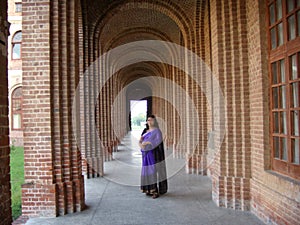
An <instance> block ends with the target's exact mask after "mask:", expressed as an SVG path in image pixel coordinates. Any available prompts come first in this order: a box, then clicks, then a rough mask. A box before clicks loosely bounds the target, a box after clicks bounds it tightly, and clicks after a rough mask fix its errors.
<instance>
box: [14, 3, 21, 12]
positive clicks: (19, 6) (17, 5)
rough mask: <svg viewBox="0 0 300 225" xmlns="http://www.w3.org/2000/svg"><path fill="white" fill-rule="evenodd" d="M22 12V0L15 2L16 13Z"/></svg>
mask: <svg viewBox="0 0 300 225" xmlns="http://www.w3.org/2000/svg"><path fill="white" fill-rule="evenodd" d="M18 9H20V10H18ZM21 12H22V2H15V13H21Z"/></svg>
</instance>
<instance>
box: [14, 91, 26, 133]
mask: <svg viewBox="0 0 300 225" xmlns="http://www.w3.org/2000/svg"><path fill="white" fill-rule="evenodd" d="M20 89H21V96H18V97H15V96H14V95H15V93H16V91H18V90H20ZM16 100H19V101H20V110H15V108H14V106H15V101H16ZM17 114H19V115H20V120H21V123H20V128H15V126H14V115H17ZM11 130H13V131H21V130H23V89H22V86H19V87H16V88H15V89H14V90H13V91H12V93H11Z"/></svg>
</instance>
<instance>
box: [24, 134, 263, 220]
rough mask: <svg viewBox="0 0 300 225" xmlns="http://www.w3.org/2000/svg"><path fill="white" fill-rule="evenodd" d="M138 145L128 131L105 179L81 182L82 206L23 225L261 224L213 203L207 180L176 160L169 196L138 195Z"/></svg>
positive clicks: (106, 164)
mask: <svg viewBox="0 0 300 225" xmlns="http://www.w3.org/2000/svg"><path fill="white" fill-rule="evenodd" d="M136 137H138V136H136ZM136 143H137V142H136V138H135V137H134V135H133V134H131V135H128V136H127V137H126V138H125V139H124V140H123V142H122V143H121V145H120V146H119V147H118V152H117V153H115V154H114V159H115V160H114V161H112V162H107V163H105V171H106V175H105V177H104V178H96V179H86V180H85V192H86V193H85V197H86V205H87V209H86V210H84V211H83V212H79V213H74V214H69V215H66V216H61V217H57V218H35V219H30V220H28V221H27V223H26V225H41V224H49V225H50V224H53V225H54V224H55V225H69V224H70V225H93V224H95V225H125V224H128V225H129V224H130V225H142V224H143V225H144V224H145V225H148V224H149V225H150V224H151V225H155V224H157V225H158V224H159V225H162V224H166V225H173V224H174V225H175V224H176V225H202V224H203V225H204V224H207V225H226V224H228V225H235V224H237V225H238V224H240V225H245V224H247V225H260V224H263V223H262V222H261V221H260V220H259V219H257V218H256V217H255V216H254V215H252V214H251V213H250V212H242V211H234V210H231V209H224V208H219V207H217V206H216V205H215V203H214V202H213V201H212V199H211V182H210V179H209V178H208V177H203V176H199V175H188V174H186V173H185V172H184V169H181V164H180V163H179V164H178V163H177V164H176V166H177V168H176V170H177V171H176V173H172V172H171V173H172V176H170V178H169V179H168V182H169V191H168V193H167V194H165V195H162V196H160V197H159V198H157V199H152V198H151V197H149V196H146V195H145V194H142V193H140V191H139V187H138V184H137V183H136V182H138V181H139V173H140V160H141V156H140V153H139V150H138V148H137V145H136ZM167 152H168V151H167ZM167 155H168V153H167ZM169 162H171V161H169ZM167 163H168V161H167ZM167 166H168V164H167ZM176 166H175V167H176ZM128 168H130V169H128ZM168 169H169V168H168ZM124 171H126V172H124ZM128 171H129V172H128ZM173 171H175V170H174V168H173ZM171 173H170V174H171ZM118 174H121V175H120V176H118ZM168 174H169V170H168Z"/></svg>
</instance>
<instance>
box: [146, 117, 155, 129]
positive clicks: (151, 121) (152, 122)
mask: <svg viewBox="0 0 300 225" xmlns="http://www.w3.org/2000/svg"><path fill="white" fill-rule="evenodd" d="M154 120H155V119H153V118H152V117H148V119H147V123H148V125H149V127H153V126H154V123H155V121H154Z"/></svg>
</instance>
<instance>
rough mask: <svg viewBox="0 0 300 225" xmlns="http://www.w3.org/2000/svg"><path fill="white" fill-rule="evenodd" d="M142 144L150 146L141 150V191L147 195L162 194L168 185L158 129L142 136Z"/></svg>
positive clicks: (160, 135) (162, 147) (160, 134)
mask: <svg viewBox="0 0 300 225" xmlns="http://www.w3.org/2000/svg"><path fill="white" fill-rule="evenodd" d="M142 142H150V143H151V145H147V146H146V147H145V148H144V149H141V152H142V173H141V191H142V192H144V193H147V194H158V193H159V194H164V193H166V192H167V189H168V184H167V174H166V166H165V161H164V160H165V154H164V146H163V142H162V133H161V131H160V129H158V128H156V129H154V130H152V131H148V132H147V133H145V134H143V135H142ZM157 183H158V186H157Z"/></svg>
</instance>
